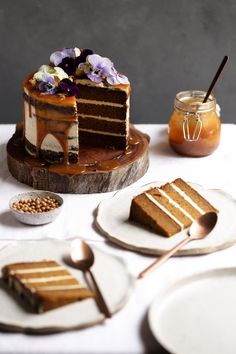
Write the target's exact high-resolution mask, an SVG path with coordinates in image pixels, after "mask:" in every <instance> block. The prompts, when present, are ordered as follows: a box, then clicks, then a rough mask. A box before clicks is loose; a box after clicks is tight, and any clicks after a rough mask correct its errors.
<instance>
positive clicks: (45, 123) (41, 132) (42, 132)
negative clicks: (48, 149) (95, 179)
mask: <svg viewBox="0 0 236 354" xmlns="http://www.w3.org/2000/svg"><path fill="white" fill-rule="evenodd" d="M35 114H36V121H37V145H36V157H37V158H39V156H40V149H41V145H42V143H43V140H44V138H45V137H46V136H47V135H48V134H51V135H53V136H54V137H55V138H56V139H57V140H58V142H59V143H60V145H61V147H62V150H63V153H64V165H68V164H69V154H68V153H69V147H68V135H69V131H70V127H71V122H68V121H61V122H58V121H53V120H51V121H50V120H47V119H42V118H40V117H39V116H38V114H37V110H35Z"/></svg>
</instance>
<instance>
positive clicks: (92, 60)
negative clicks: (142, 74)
mask: <svg viewBox="0 0 236 354" xmlns="http://www.w3.org/2000/svg"><path fill="white" fill-rule="evenodd" d="M79 69H81V70H83V71H84V72H85V74H87V77H88V78H89V79H90V80H91V81H94V82H96V83H97V84H99V83H100V82H102V81H103V80H106V81H107V83H108V84H110V85H119V84H123V85H124V84H128V83H129V80H128V78H127V77H126V76H125V75H122V74H119V73H118V72H117V70H116V69H115V68H114V66H113V63H112V62H111V60H110V59H108V58H105V57H101V56H100V55H98V54H92V55H88V56H87V59H86V62H85V63H81V64H80V65H79Z"/></svg>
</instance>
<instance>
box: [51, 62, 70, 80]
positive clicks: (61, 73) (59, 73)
mask: <svg viewBox="0 0 236 354" xmlns="http://www.w3.org/2000/svg"><path fill="white" fill-rule="evenodd" d="M53 69H54V71H55V73H52V75H54V76H56V77H58V79H59V80H60V81H61V80H63V79H68V77H69V76H68V74H67V73H66V72H65V71H64V70H63V69H62V68H60V67H59V66H55V67H54V68H53Z"/></svg>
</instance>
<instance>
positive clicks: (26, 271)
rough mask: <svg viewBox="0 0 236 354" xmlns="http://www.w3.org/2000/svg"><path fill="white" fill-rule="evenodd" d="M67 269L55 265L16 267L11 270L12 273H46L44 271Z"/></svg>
mask: <svg viewBox="0 0 236 354" xmlns="http://www.w3.org/2000/svg"><path fill="white" fill-rule="evenodd" d="M61 270H65V268H64V267H62V266H55V267H40V268H26V269H14V270H11V271H10V274H11V275H14V274H31V273H41V272H42V273H44V272H56V271H61Z"/></svg>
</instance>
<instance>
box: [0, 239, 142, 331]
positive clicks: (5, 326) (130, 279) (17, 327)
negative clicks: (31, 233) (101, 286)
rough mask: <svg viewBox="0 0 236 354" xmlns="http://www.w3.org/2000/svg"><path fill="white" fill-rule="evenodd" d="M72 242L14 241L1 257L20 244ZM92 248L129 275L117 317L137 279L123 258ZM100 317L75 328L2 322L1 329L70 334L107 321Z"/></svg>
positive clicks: (64, 241)
mask: <svg viewBox="0 0 236 354" xmlns="http://www.w3.org/2000/svg"><path fill="white" fill-rule="evenodd" d="M78 238H79V237H78ZM71 241H72V239H68V240H58V239H51V238H45V239H40V240H35V241H34V240H17V241H16V240H14V241H12V242H9V244H7V245H5V246H4V247H3V248H2V249H0V257H1V251H6V250H7V249H8V248H9V247H11V246H13V247H17V245H18V244H20V245H22V244H24V243H26V244H29V243H31V244H34V243H36V244H38V243H39V242H41V243H44V242H50V243H55V242H56V243H59V244H65V245H68V244H69V243H70V242H71ZM90 246H91V245H90ZM91 247H92V248H93V249H95V250H98V252H101V253H105V254H108V256H110V257H112V258H115V259H116V260H117V261H118V262H119V263H121V264H122V265H123V268H124V270H126V275H127V280H128V288H127V291H126V293H125V296H123V298H122V299H121V301H120V302H119V304H118V306H117V308H116V309H115V311H112V315H115V314H116V313H118V312H119V311H120V310H122V309H123V307H124V306H125V305H126V303H127V302H128V301H129V298H130V296H131V293H132V291H133V289H134V287H135V282H136V279H135V277H134V276H133V275H132V274H131V272H130V271H129V269H128V266H127V263H126V261H125V260H124V259H123V258H122V257H120V256H118V255H115V254H113V253H109V252H106V251H104V250H102V249H101V248H99V247H97V244H96V245H95V246H94V245H92V246H91ZM0 276H1V269H0ZM71 305H73V304H71ZM35 315H37V314H35ZM99 317H100V318H99V319H97V320H94V321H91V322H86V323H84V324H79V325H75V326H70V325H67V326H47V327H46V326H38V327H37V326H36V327H34V326H32V327H31V326H26V327H24V326H20V325H17V324H11V323H6V322H3V321H1V320H0V329H1V330H6V331H7V332H15V333H28V334H53V333H61V332H68V331H72V330H80V329H84V328H89V327H93V326H95V325H97V324H100V323H103V322H104V321H105V320H106V318H105V316H104V315H103V314H102V313H101V312H100V313H99Z"/></svg>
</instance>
